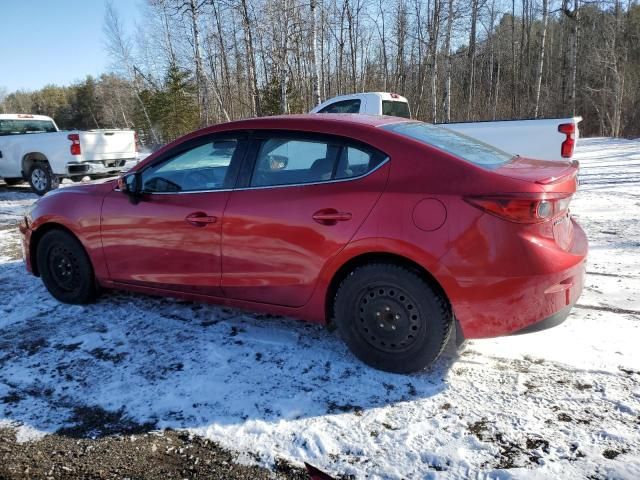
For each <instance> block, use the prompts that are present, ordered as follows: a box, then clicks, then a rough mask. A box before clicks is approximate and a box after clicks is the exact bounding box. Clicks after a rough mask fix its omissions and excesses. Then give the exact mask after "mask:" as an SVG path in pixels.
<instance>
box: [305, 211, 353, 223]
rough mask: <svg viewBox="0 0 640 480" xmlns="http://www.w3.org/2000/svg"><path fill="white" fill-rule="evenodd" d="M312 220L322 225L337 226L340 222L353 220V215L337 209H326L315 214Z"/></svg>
mask: <svg viewBox="0 0 640 480" xmlns="http://www.w3.org/2000/svg"><path fill="white" fill-rule="evenodd" d="M311 218H313V220H315V221H316V222H318V223H320V224H321V225H335V224H336V223H338V222H346V221H348V220H351V213H350V212H339V211H338V210H336V209H335V208H324V209H322V210H318V211H317V212H316V213H314V214H313V216H312V217H311Z"/></svg>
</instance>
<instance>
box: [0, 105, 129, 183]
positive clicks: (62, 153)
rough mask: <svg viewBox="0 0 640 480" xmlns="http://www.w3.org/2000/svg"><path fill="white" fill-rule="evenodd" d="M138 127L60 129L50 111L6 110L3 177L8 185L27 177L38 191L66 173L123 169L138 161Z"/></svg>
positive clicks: (0, 117)
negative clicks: (44, 113) (130, 128)
mask: <svg viewBox="0 0 640 480" xmlns="http://www.w3.org/2000/svg"><path fill="white" fill-rule="evenodd" d="M136 150H137V147H136V134H135V132H134V131H133V130H90V131H87V132H80V131H68V132H62V131H59V130H58V127H57V125H56V123H55V122H54V121H53V119H52V118H49V117H45V116H44V115H24V114H0V177H2V178H3V179H4V181H5V183H7V184H8V185H16V184H18V183H21V182H23V181H25V180H27V181H28V182H29V184H30V185H31V188H32V189H33V190H34V191H35V192H36V193H37V194H38V195H44V194H45V193H46V192H48V191H49V190H52V189H54V188H57V187H58V185H59V182H60V180H61V179H63V178H70V179H72V180H75V181H77V180H81V179H82V178H83V177H85V176H87V175H88V176H89V177H91V178H99V177H102V176H109V175H114V174H118V173H120V172H121V171H123V170H127V169H128V168H130V167H131V166H132V165H134V164H135V162H136V156H137V152H136Z"/></svg>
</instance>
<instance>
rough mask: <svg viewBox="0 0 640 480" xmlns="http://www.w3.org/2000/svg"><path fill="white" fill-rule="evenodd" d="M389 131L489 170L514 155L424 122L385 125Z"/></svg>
mask: <svg viewBox="0 0 640 480" xmlns="http://www.w3.org/2000/svg"><path fill="white" fill-rule="evenodd" d="M381 128H384V129H385V130H389V131H392V132H395V133H398V134H400V135H403V136H405V137H409V138H412V139H414V140H417V141H419V142H420V143H423V144H425V145H429V146H432V147H436V148H439V149H440V150H444V151H445V152H447V153H451V154H452V155H455V156H456V157H459V158H461V159H463V160H466V161H467V162H470V163H473V164H474V165H478V166H480V167H484V168H487V169H490V170H491V169H494V168H498V167H499V166H501V165H504V164H505V163H508V162H510V161H511V159H512V158H513V155H511V154H510V153H507V152H503V151H502V150H500V149H498V148H496V147H494V146H492V145H489V144H487V143H484V142H481V141H480V140H476V139H475V138H472V137H468V136H466V135H463V134H461V133H458V132H454V131H453V130H449V129H447V128H443V127H439V126H436V125H430V124H428V123H422V122H403V123H393V124H390V125H384V126H383V127H381Z"/></svg>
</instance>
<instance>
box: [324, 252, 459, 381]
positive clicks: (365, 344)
mask: <svg viewBox="0 0 640 480" xmlns="http://www.w3.org/2000/svg"><path fill="white" fill-rule="evenodd" d="M334 315H335V323H336V325H337V327H338V330H339V332H340V334H341V336H342V338H343V339H344V340H345V342H346V344H347V346H348V347H349V348H350V349H351V351H352V352H353V353H354V354H355V355H356V356H357V357H358V358H359V359H360V360H362V361H363V362H365V363H366V364H368V365H371V366H372V367H374V368H378V369H380V370H386V371H388V372H395V373H411V372H415V371H419V370H422V369H424V368H426V367H427V366H429V365H430V364H431V363H433V362H434V361H435V360H436V359H437V358H438V356H439V355H440V353H441V352H442V350H443V349H444V347H445V345H446V344H447V342H448V340H449V336H450V334H451V330H452V326H453V315H452V313H451V310H450V308H449V305H448V303H447V301H446V299H445V298H444V296H443V295H442V294H441V293H440V292H438V291H436V289H434V288H433V287H432V286H431V285H429V283H427V282H426V281H425V279H424V278H422V277H421V276H420V275H419V274H417V273H416V272H414V271H412V270H410V269H407V268H405V267H402V266H399V265H394V264H384V263H380V264H370V265H364V266H361V267H357V268H356V269H354V270H353V271H352V272H351V273H350V274H349V275H348V276H347V277H346V278H345V279H344V280H343V281H342V283H341V284H340V286H339V287H338V291H337V293H336V296H335V303H334Z"/></svg>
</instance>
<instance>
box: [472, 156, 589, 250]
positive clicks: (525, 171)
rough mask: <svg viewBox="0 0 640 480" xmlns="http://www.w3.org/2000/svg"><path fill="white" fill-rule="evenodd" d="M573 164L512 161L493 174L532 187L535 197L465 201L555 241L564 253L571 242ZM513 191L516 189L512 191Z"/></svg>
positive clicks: (520, 195) (575, 171)
mask: <svg viewBox="0 0 640 480" xmlns="http://www.w3.org/2000/svg"><path fill="white" fill-rule="evenodd" d="M578 166H579V165H578V162H577V161H575V160H574V161H572V162H568V161H547V160H534V159H529V158H522V157H516V158H514V160H512V161H511V162H509V163H507V164H504V165H501V166H500V167H499V168H497V169H496V170H494V173H497V174H499V175H502V176H505V177H509V178H513V179H517V180H522V181H524V182H527V183H533V184H535V185H536V186H537V188H538V189H539V192H538V193H533V192H531V189H530V188H527V189H526V190H527V191H528V192H527V193H517V190H514V191H515V192H516V193H512V192H509V193H506V194H496V195H490V196H482V197H479V198H475V199H469V200H470V201H471V203H472V204H474V205H476V206H478V207H479V208H481V209H483V210H485V211H487V212H488V213H491V214H493V215H496V216H498V217H502V218H505V219H507V220H509V221H513V222H516V223H523V224H529V225H530V226H529V227H527V228H529V229H532V230H534V231H536V232H537V234H539V235H541V236H543V237H546V238H549V239H551V238H552V239H553V240H555V243H556V244H557V245H558V246H559V247H560V248H562V249H563V250H567V249H569V248H570V246H571V242H572V239H573V224H572V222H571V219H570V217H569V204H570V202H571V197H572V196H573V194H574V193H575V192H576V189H577V185H578ZM515 188H516V189H517V187H515Z"/></svg>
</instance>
